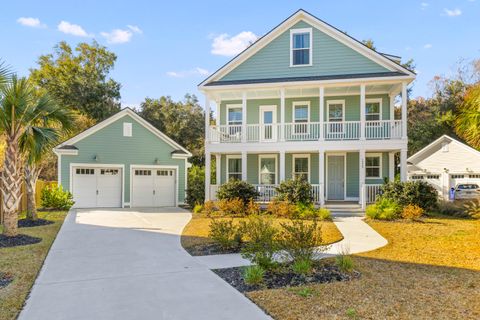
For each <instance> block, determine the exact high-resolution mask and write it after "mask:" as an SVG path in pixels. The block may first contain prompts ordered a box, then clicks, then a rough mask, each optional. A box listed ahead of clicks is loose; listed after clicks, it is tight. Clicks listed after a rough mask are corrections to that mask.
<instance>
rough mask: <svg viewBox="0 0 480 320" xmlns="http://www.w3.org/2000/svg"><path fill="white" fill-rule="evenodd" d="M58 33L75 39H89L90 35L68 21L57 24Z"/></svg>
mask: <svg viewBox="0 0 480 320" xmlns="http://www.w3.org/2000/svg"><path fill="white" fill-rule="evenodd" d="M57 28H58V31H60V32H63V33H66V34H71V35H73V36H77V37H91V36H92V35H90V34H88V33H87V32H86V31H85V30H84V29H83V28H82V27H81V26H79V25H78V24H73V23H70V22H68V21H63V20H62V21H61V22H60V23H59V24H58V27H57Z"/></svg>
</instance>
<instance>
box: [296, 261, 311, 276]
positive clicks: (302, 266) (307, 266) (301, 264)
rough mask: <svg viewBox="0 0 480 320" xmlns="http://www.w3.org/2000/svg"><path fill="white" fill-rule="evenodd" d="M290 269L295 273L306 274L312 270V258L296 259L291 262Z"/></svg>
mask: <svg viewBox="0 0 480 320" xmlns="http://www.w3.org/2000/svg"><path fill="white" fill-rule="evenodd" d="M292 271H293V272H295V273H296V274H301V275H307V274H309V273H311V272H312V260H308V259H306V260H298V261H295V262H294V263H293V264H292Z"/></svg>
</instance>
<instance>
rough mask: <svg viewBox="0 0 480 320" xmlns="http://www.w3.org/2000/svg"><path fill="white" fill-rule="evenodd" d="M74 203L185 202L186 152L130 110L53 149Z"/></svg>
mask: <svg viewBox="0 0 480 320" xmlns="http://www.w3.org/2000/svg"><path fill="white" fill-rule="evenodd" d="M54 152H55V153H56V155H57V156H58V183H59V184H61V185H62V186H63V188H64V189H66V190H69V191H70V192H72V193H73V196H74V200H75V207H77V208H92V207H159V206H177V205H179V204H183V203H184V201H185V189H186V183H187V168H188V167H189V163H188V161H187V159H188V157H190V156H191V154H190V152H189V151H187V150H186V149H185V148H183V147H182V146H180V145H179V144H178V143H176V142H175V141H173V140H172V139H170V138H169V137H167V136H166V135H165V134H163V133H162V132H160V131H159V130H158V129H156V128H155V127H153V126H152V125H151V124H150V123H148V122H147V121H145V120H144V119H143V118H141V117H140V116H139V115H137V114H136V113H135V112H134V111H133V110H131V109H128V108H127V109H123V110H122V111H120V112H118V113H117V114H115V115H113V116H112V117H110V118H108V119H106V120H104V121H102V122H100V123H98V124H97V125H95V126H93V127H91V128H90V129H88V130H86V131H84V132H82V133H80V134H79V135H77V136H75V137H73V138H71V139H69V140H68V141H65V142H64V143H62V144H60V145H58V146H57V147H55V148H54Z"/></svg>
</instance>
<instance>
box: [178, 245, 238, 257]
mask: <svg viewBox="0 0 480 320" xmlns="http://www.w3.org/2000/svg"><path fill="white" fill-rule="evenodd" d="M185 250H186V251H187V252H188V253H190V254H191V255H192V256H210V255H215V254H228V253H239V252H240V248H234V249H227V250H225V249H222V248H221V247H220V246H219V245H217V244H216V243H209V244H202V245H196V246H193V247H190V248H185Z"/></svg>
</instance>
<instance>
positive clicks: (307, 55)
mask: <svg viewBox="0 0 480 320" xmlns="http://www.w3.org/2000/svg"><path fill="white" fill-rule="evenodd" d="M311 65H312V29H311V28H305V29H292V30H290V66H292V67H297V66H311Z"/></svg>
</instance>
